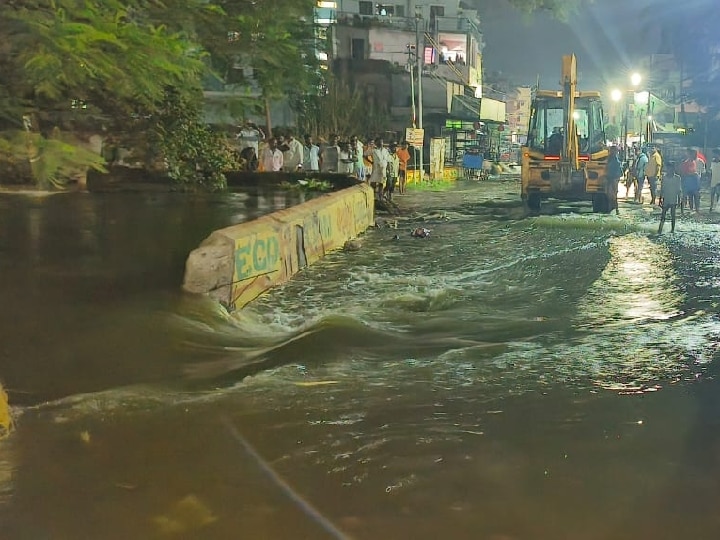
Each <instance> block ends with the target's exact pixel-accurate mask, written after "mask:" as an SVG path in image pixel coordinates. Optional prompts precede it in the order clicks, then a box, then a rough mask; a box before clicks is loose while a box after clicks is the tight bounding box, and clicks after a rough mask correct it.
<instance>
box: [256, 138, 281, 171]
mask: <svg viewBox="0 0 720 540" xmlns="http://www.w3.org/2000/svg"><path fill="white" fill-rule="evenodd" d="M261 161H262V166H263V171H265V172H277V171H281V170H282V168H283V154H282V152H281V151H280V150H279V149H278V147H277V140H276V139H269V140H268V144H267V146H266V147H265V148H264V149H263V151H262V158H261Z"/></svg>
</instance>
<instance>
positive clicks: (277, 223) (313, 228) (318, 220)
mask: <svg viewBox="0 0 720 540" xmlns="http://www.w3.org/2000/svg"><path fill="white" fill-rule="evenodd" d="M373 223H374V201H373V192H372V189H371V188H370V187H369V186H368V185H367V184H360V185H356V186H353V187H350V188H347V189H343V190H340V191H336V192H334V193H330V194H328V195H323V196H322V197H318V198H316V199H313V200H311V201H308V202H305V203H303V204H300V205H298V206H295V207H293V208H288V209H286V210H280V211H277V212H274V213H272V214H269V215H267V216H263V217H261V218H259V219H256V220H253V221H249V222H247V223H241V224H240V225H234V226H232V227H227V228H225V229H220V230H217V231H214V232H213V233H212V234H211V235H210V236H208V237H207V238H206V239H205V240H204V241H203V242H202V243H201V244H200V247H198V248H197V249H195V250H193V251H192V252H191V253H190V256H189V257H188V260H187V262H186V264H185V279H184V282H183V288H184V289H185V290H186V291H189V292H193V293H205V294H208V295H210V296H211V297H212V298H215V299H216V300H218V301H219V302H221V303H222V304H223V305H225V306H227V307H228V308H230V309H239V308H241V307H243V306H244V305H246V304H247V303H248V302H251V301H252V300H254V299H255V298H257V297H258V296H260V295H261V294H262V293H263V292H265V291H267V290H268V289H270V288H271V287H273V286H275V285H279V284H281V283H284V282H286V281H288V280H289V279H290V278H291V277H292V276H293V275H295V274H296V273H297V272H299V271H300V270H302V269H303V268H305V267H306V266H308V265H310V264H312V263H314V262H315V261H317V260H318V259H320V258H321V257H323V256H324V255H325V254H326V253H328V252H329V251H332V250H334V249H337V248H340V247H342V246H343V244H344V243H345V242H346V241H347V240H349V239H350V238H354V237H356V236H357V235H358V234H360V233H361V232H363V231H365V230H366V229H367V228H368V227H369V226H371V225H373Z"/></svg>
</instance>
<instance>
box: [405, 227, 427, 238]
mask: <svg viewBox="0 0 720 540" xmlns="http://www.w3.org/2000/svg"><path fill="white" fill-rule="evenodd" d="M410 236H413V237H415V238H427V237H428V236H430V229H426V228H425V227H418V228H417V229H415V230H414V231H413V232H412V233H410Z"/></svg>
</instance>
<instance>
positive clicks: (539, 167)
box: [522, 54, 617, 212]
mask: <svg viewBox="0 0 720 540" xmlns="http://www.w3.org/2000/svg"><path fill="white" fill-rule="evenodd" d="M561 84H562V90H560V91H552V90H538V91H537V92H536V93H535V97H534V98H533V101H532V106H531V110H530V126H529V130H528V139H527V146H524V147H523V148H522V198H523V200H524V201H525V202H526V204H527V206H528V208H529V209H530V210H532V211H535V212H537V211H539V210H540V204H541V201H542V200H543V199H547V198H554V199H562V200H575V201H577V200H591V201H592V203H593V211H595V212H610V211H611V210H613V209H614V206H615V204H616V201H617V197H616V196H614V195H613V194H612V193H611V189H612V186H611V185H609V183H608V182H606V178H605V168H606V165H607V159H608V150H607V148H606V144H605V129H604V127H603V109H602V102H601V100H600V93H599V92H580V91H578V90H577V60H576V58H575V55H574V54H572V55H567V56H563V60H562V81H561ZM615 195H616V194H615Z"/></svg>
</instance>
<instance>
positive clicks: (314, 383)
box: [294, 381, 340, 387]
mask: <svg viewBox="0 0 720 540" xmlns="http://www.w3.org/2000/svg"><path fill="white" fill-rule="evenodd" d="M339 382H340V381H298V382H296V383H294V384H295V386H304V387H307V386H327V385H329V384H338V383H339Z"/></svg>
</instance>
